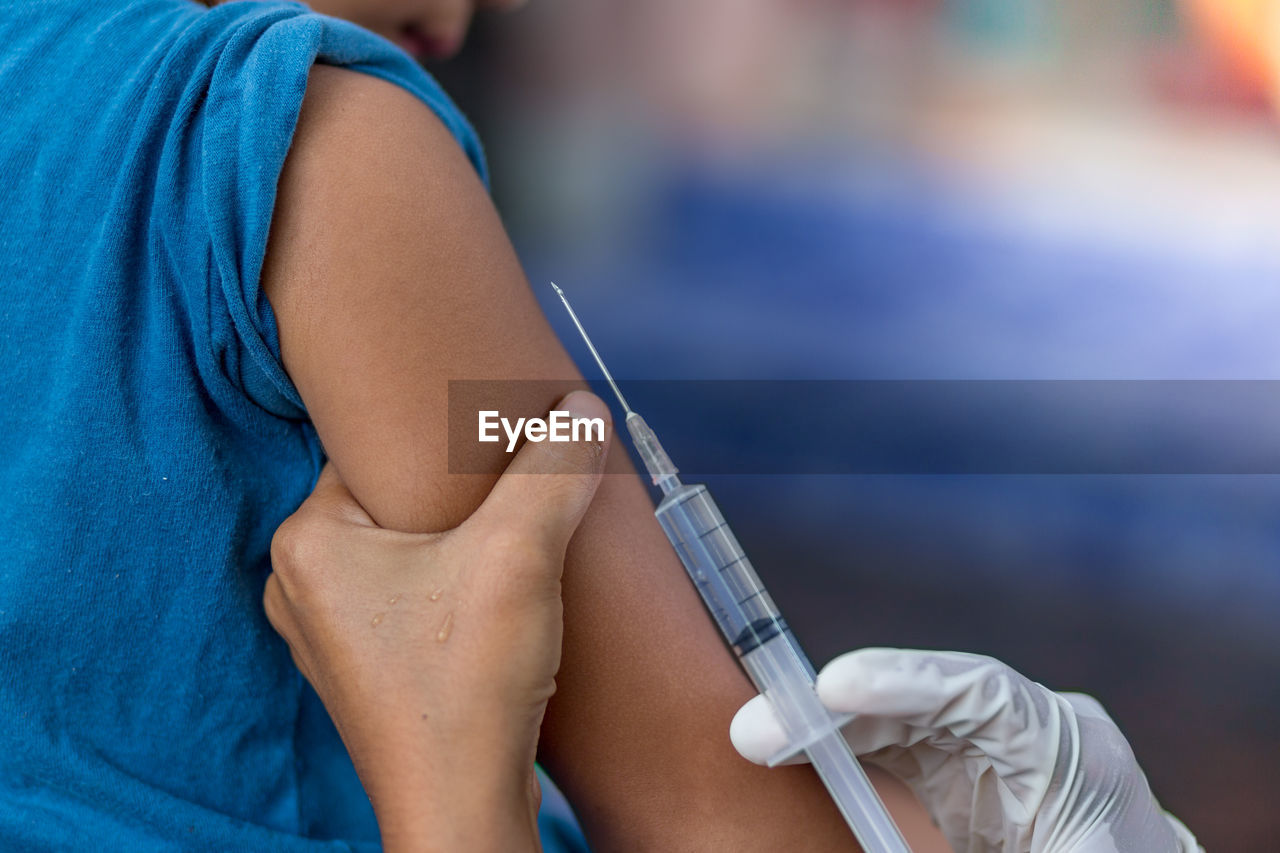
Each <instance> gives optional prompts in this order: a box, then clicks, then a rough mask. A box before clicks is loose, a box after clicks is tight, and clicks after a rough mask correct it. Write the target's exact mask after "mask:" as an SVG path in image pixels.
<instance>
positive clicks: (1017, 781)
mask: <svg viewBox="0 0 1280 853" xmlns="http://www.w3.org/2000/svg"><path fill="white" fill-rule="evenodd" d="M817 687H818V696H819V698H821V700H822V702H823V704H824V705H826V706H827V707H828V708H829V709H830V710H832V711H835V712H839V713H851V714H855V715H857V716H856V717H855V718H854V719H853V720H852V721H851V722H850V723H849V724H848V725H847V726H845V729H844V735H845V739H846V740H848V741H849V744H850V745H851V746H852V747H853V751H854V752H855V753H857V754H858V755H860V756H862V757H863V758H864V759H865V760H866V761H868V762H871V763H873V764H877V765H879V766H881V767H883V768H885V769H886V770H888V771H889V772H891V773H893V774H894V775H895V776H898V777H899V778H901V779H902V780H903V781H905V782H906V783H907V784H908V785H910V786H911V788H912V790H914V791H915V793H916V796H917V797H919V799H920V801H921V802H922V803H923V804H924V806H925V808H927V809H928V810H929V814H930V815H931V816H932V817H933V819H934V822H936V823H937V824H938V826H939V827H940V828H941V829H942V832H943V834H944V835H946V837H947V840H948V841H949V842H950V843H951V846H952V847H953V848H954V849H955V850H956V851H957V853H978V851H991V850H998V851H1004V853H1013V851H1029V853H1192V851H1197V850H1201V848H1200V846H1199V845H1198V844H1197V843H1196V840H1195V837H1194V836H1193V835H1192V834H1191V833H1190V832H1189V831H1188V830H1187V828H1186V827H1185V826H1183V825H1182V824H1181V823H1180V822H1179V821H1178V820H1177V818H1175V817H1173V816H1172V815H1170V814H1168V813H1167V812H1165V811H1163V810H1162V809H1161V808H1160V805H1159V804H1158V803H1157V802H1156V800H1155V797H1153V796H1152V795H1151V789H1150V788H1149V787H1148V786H1147V779H1146V777H1145V776H1144V775H1143V773H1142V769H1141V768H1139V767H1138V762H1137V761H1136V760H1135V759H1134V756H1133V750H1132V749H1131V748H1130V747H1129V742H1128V741H1126V740H1125V738H1124V735H1122V734H1121V733H1120V730H1119V729H1118V728H1117V727H1116V724H1115V723H1114V722H1112V720H1111V718H1110V717H1109V716H1107V713H1106V712H1105V711H1104V710H1103V709H1102V706H1101V705H1099V704H1098V702H1097V701H1096V700H1094V699H1092V698H1090V697H1088V696H1084V695H1082V694H1060V693H1054V692H1053V691H1051V690H1049V689H1048V688H1045V687H1042V686H1041V685H1039V684H1036V683H1035V682H1033V681H1030V680H1029V679H1027V678H1024V677H1023V676H1022V675H1019V674H1018V673H1017V672H1015V671H1013V670H1012V669H1010V668H1009V667H1007V666H1005V665H1004V664H1002V663H1000V662H999V661H997V660H993V659H992V658H988V657H982V656H979V655H971V654H963V653H960V652H921V651H904V650H899V649H862V650H860V651H856V652H850V653H849V654H846V655H842V656H841V657H838V658H836V659H835V660H833V661H832V662H831V663H829V664H828V665H827V666H826V668H825V669H823V670H822V672H821V673H820V674H819V675H818V685H817ZM730 737H731V738H732V739H733V745H734V746H735V747H736V748H737V750H738V752H740V753H742V755H743V756H744V757H746V758H748V759H750V760H751V761H754V762H756V763H757V764H763V763H765V761H766V760H767V759H768V758H770V757H771V756H773V755H775V754H777V753H778V752H779V751H781V750H782V749H783V748H784V747H785V746H786V737H785V736H784V735H783V732H782V728H781V727H780V726H779V725H778V721H777V718H776V717H775V716H774V714H773V709H772V708H771V707H770V705H769V703H768V702H767V701H766V700H765V697H763V696H757V697H755V698H754V699H752V700H751V701H750V702H748V703H747V704H746V705H744V706H743V707H742V709H741V710H739V711H738V714H737V716H735V717H734V719H733V724H732V726H731V727H730Z"/></svg>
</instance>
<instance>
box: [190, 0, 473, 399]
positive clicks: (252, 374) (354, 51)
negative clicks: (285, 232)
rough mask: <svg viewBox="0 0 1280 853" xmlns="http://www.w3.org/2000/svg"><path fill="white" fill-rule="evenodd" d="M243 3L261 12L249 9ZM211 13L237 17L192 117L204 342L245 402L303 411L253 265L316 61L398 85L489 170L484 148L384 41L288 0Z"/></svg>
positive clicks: (257, 265) (434, 87)
mask: <svg viewBox="0 0 1280 853" xmlns="http://www.w3.org/2000/svg"><path fill="white" fill-rule="evenodd" d="M246 6H253V7H260V8H262V11H261V12H258V13H256V14H252V15H249V16H246V15H245V14H244V7H246ZM237 7H239V8H237ZM210 14H211V15H218V14H224V15H227V16H229V17H234V18H235V19H236V20H237V22H238V23H237V25H236V26H235V28H234V31H233V32H231V33H230V34H229V37H228V38H227V40H226V41H225V44H224V46H223V47H222V49H221V52H220V55H218V56H217V58H216V62H214V63H213V65H212V68H211V71H210V74H209V79H208V89H207V95H206V97H205V100H204V103H203V104H202V106H201V108H200V113H201V114H200V115H199V116H198V121H197V122H195V124H194V126H195V127H198V128H199V129H200V133H199V137H198V140H193V144H194V143H197V142H198V146H199V147H198V151H196V150H193V151H192V152H191V153H192V155H193V156H198V158H199V161H200V164H201V167H200V170H199V176H198V177H199V182H200V187H201V190H202V193H201V196H202V202H203V216H204V219H205V222H206V224H207V228H208V238H209V252H210V259H209V260H210V262H211V269H210V271H209V272H210V278H211V279H212V280H211V281H210V282H208V286H209V287H210V288H211V289H212V290H213V292H211V293H209V294H207V297H208V310H209V312H210V315H209V317H208V320H207V322H208V326H207V331H208V334H209V337H210V340H209V345H210V347H211V350H212V352H213V353H214V360H215V362H216V363H217V364H218V365H219V366H220V369H221V371H222V372H223V373H224V374H225V375H226V376H227V378H229V379H230V380H231V381H232V383H233V384H235V385H236V386H237V387H238V388H239V390H240V391H242V392H243V393H244V394H245V395H246V396H247V397H248V398H249V399H250V400H251V401H252V402H253V403H255V404H256V405H257V406H259V407H261V408H262V409H265V410H266V411H267V412H270V413H271V414H273V415H276V416H278V417H283V418H290V419H302V418H305V416H306V412H305V409H304V406H303V403H302V399H301V398H300V397H299V396H298V392H297V389H296V388H295V387H294V385H293V383H292V382H291V381H290V380H289V377H288V375H287V374H286V373H285V370H284V367H283V365H282V364H281V360H280V346H279V340H278V336H277V331H276V324H275V320H274V317H273V315H272V312H271V307H270V305H269V304H268V302H267V299H266V297H265V296H264V295H263V293H262V289H261V272H262V263H263V258H264V256H265V253H266V248H267V237H268V234H269V232H270V227H271V215H272V211H273V208H274V205H275V196H276V185H277V182H278V180H279V177H280V172H281V169H282V167H283V165H284V160H285V156H286V155H287V154H288V151H289V145H290V143H291V141H292V139H293V133H294V129H295V127H296V124H297V120H298V113H299V110H300V109H301V106H302V99H303V95H304V94H305V92H306V85H307V77H308V74H309V72H310V69H311V66H312V64H313V63H316V62H320V63H325V64H330V65H336V66H343V67H347V68H350V69H352V70H356V71H360V72H363V73H367V74H371V75H374V76H376V77H379V78H381V79H383V80H386V81H388V82H391V83H394V84H396V85H399V86H402V87H403V88H405V89H407V90H408V91H409V92H411V93H413V94H414V95H416V96H417V97H419V98H420V99H421V100H422V101H423V102H424V103H425V104H426V105H427V106H428V107H429V108H430V109H431V110H432V111H433V112H434V113H435V114H436V116H438V117H439V118H440V120H441V121H443V122H444V124H445V126H446V127H448V129H449V130H450V131H451V132H452V133H453V135H454V137H455V138H457V140H458V142H459V144H460V145H461V146H462V148H463V150H464V151H465V152H466V154H467V156H468V157H469V159H470V160H471V162H472V164H473V165H474V166H475V168H476V171H477V172H478V173H479V174H480V176H481V178H482V179H486V180H487V175H486V171H485V165H484V158H483V154H482V153H481V150H480V144H479V142H478V140H477V138H476V135H475V133H474V132H473V131H472V129H471V127H470V125H469V124H468V123H467V121H466V119H464V118H463V116H462V115H461V113H459V111H458V110H457V108H456V107H455V106H454V105H453V104H452V102H451V101H450V100H449V98H448V97H447V96H446V95H445V94H444V92H443V91H442V90H441V89H440V87H439V85H438V84H437V83H436V82H435V81H434V80H433V79H432V78H431V77H429V76H428V75H427V73H426V72H425V71H423V70H422V69H421V68H420V67H419V66H418V65H417V64H416V63H415V62H414V61H413V60H411V59H410V58H409V56H408V55H407V54H405V53H404V52H403V51H401V50H400V49H399V48H397V47H396V46H394V45H392V44H391V43H390V42H388V41H386V40H385V39H382V38H380V37H379V36H376V35H374V34H372V33H370V32H368V31H366V30H363V29H361V28H359V27H357V26H355V25H353V24H350V23H347V22H345V21H340V20H337V19H334V18H328V17H325V16H323V15H317V14H313V13H311V12H308V11H306V10H305V8H303V7H301V6H295V5H292V4H269V5H265V6H264V4H260V3H245V2H235V3H228V4H226V5H224V6H219V7H216V8H215V9H214V10H212V12H211V13H210ZM363 153H364V152H355V153H354V154H353V156H361V154H363ZM192 296H193V297H194V296H196V295H195V294H192ZM219 303H221V306H219ZM220 307H221V310H219V308H220ZM223 312H225V313H223ZM220 315H221V316H220ZM197 325H201V324H197ZM200 343H201V342H200V341H199V340H197V341H196V345H197V346H199V345H200Z"/></svg>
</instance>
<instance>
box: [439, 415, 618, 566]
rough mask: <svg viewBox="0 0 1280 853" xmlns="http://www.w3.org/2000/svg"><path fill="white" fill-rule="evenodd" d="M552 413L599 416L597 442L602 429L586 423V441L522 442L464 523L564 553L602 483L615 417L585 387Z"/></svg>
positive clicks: (597, 417)
mask: <svg viewBox="0 0 1280 853" xmlns="http://www.w3.org/2000/svg"><path fill="white" fill-rule="evenodd" d="M552 411H567V412H568V413H569V416H570V417H571V418H572V419H573V420H575V421H577V420H578V419H580V418H586V419H598V420H599V422H600V423H602V424H603V440H601V441H597V440H596V439H597V438H598V437H599V436H600V435H601V432H600V430H598V429H597V427H595V426H590V427H588V428H586V429H582V428H581V427H580V428H579V429H580V430H581V431H580V432H579V437H580V438H585V439H586V440H584V441H550V440H545V441H540V442H533V441H526V442H525V443H524V446H523V447H522V448H520V452H519V453H517V454H516V456H515V458H514V459H512V460H511V464H510V465H508V466H507V470H506V471H505V472H503V474H502V476H501V477H500V478H499V479H498V482H497V483H496V484H494V487H493V491H491V492H490V493H489V497H488V498H486V499H485V502H484V503H483V504H481V505H480V508H479V509H477V510H476V511H475V513H474V514H473V515H472V516H471V518H470V519H469V520H468V521H467V522H466V523H465V524H464V525H463V526H464V527H471V528H475V527H482V528H483V527H487V528H489V529H502V530H505V531H507V532H508V533H510V532H513V531H514V532H515V533H516V534H518V535H523V536H526V537H528V538H530V539H531V540H532V541H535V542H540V543H541V544H542V545H543V546H544V547H546V548H547V549H548V550H550V551H553V552H556V553H559V554H563V553H564V549H565V548H566V547H567V546H568V544H569V538H570V537H571V536H573V532H574V530H576V529H577V527H578V522H580V521H582V516H583V515H585V514H586V511H587V507H588V506H590V505H591V498H592V497H593V496H594V495H595V492H596V487H597V486H598V485H599V484H600V476H601V475H602V474H603V473H604V463H605V458H606V457H607V456H608V452H609V442H610V439H611V438H612V434H613V419H612V417H611V416H610V414H609V407H608V406H606V405H605V404H604V402H603V401H602V400H601V399H600V398H599V397H597V396H596V395H595V394H592V393H590V392H589V391H574V392H573V393H571V394H569V395H568V396H567V397H565V398H564V399H563V400H561V401H560V402H559V403H557V404H556V406H555V407H554V408H553V409H552ZM583 426H584V427H585V426H587V425H586V424H584V425H583Z"/></svg>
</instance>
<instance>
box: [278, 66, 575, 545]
mask: <svg viewBox="0 0 1280 853" xmlns="http://www.w3.org/2000/svg"><path fill="white" fill-rule="evenodd" d="M263 287H264V290H265V292H266V295H267V297H268V299H269V300H270V302H271V304H272V306H273V308H274V309H275V312H276V315H277V318H278V323H279V328H280V341H281V349H282V352H283V357H284V363H285V367H286V369H287V370H288V372H289V375H290V377H291V378H292V379H293V381H294V383H295V385H296V386H297V387H298V390H299V393H300V394H301V395H302V398H303V400H304V401H305V402H306V405H307V408H308V411H309V412H310V414H311V416H312V419H313V421H314V423H315V425H316V428H317V429H318V431H319V434H320V438H321V440H322V441H323V442H324V445H325V448H326V450H327V451H328V453H329V455H330V457H331V459H332V460H333V461H334V464H335V465H336V466H337V467H338V469H339V471H340V473H341V474H342V476H343V479H344V480H345V481H346V482H347V484H348V485H349V487H350V488H351V490H352V492H353V494H355V495H356V497H357V498H358V499H359V500H360V501H361V503H363V504H364V505H365V507H366V509H368V510H369V512H370V514H371V515H372V516H373V517H374V518H375V519H376V520H377V521H378V522H379V523H380V524H383V525H386V526H390V527H396V528H399V529H406V530H438V529H444V528H447V527H452V526H454V525H456V524H457V523H459V522H460V521H462V519H463V518H465V516H466V515H467V514H468V513H469V512H470V510H471V509H472V508H474V506H475V504H476V503H478V501H479V500H480V499H481V498H482V497H483V495H484V493H485V492H486V491H487V490H488V487H489V485H490V484H491V481H492V478H491V477H486V476H479V475H469V476H464V475H449V474H448V473H447V468H448V464H447V454H446V452H445V450H446V449H445V447H444V442H443V441H442V440H441V438H440V437H442V436H444V435H445V434H446V408H447V407H446V405H445V402H446V397H447V393H448V384H447V383H448V381H449V380H450V379H532V378H538V379H547V378H556V379H562V380H571V379H572V378H573V377H575V376H576V375H577V373H576V371H575V369H574V367H573V365H572V363H571V362H570V360H569V359H568V358H567V356H566V355H565V353H564V351H563V350H562V349H561V347H560V345H559V343H558V342H557V340H556V339H555V336H554V335H553V334H552V332H551V330H550V328H549V327H548V326H547V324H546V322H545V321H544V320H543V318H542V315H541V312H540V311H539V309H538V306H537V303H536V301H535V300H534V298H533V296H532V294H531V293H530V291H529V289H528V287H527V286H526V284H525V282H524V277H523V274H522V272H521V269H520V265H519V263H518V261H517V259H516V257H515V253H514V252H513V250H512V248H511V245H510V243H509V241H508V240H507V237H506V234H505V232H504V230H503V227H502V224H501V222H500V221H499V219H498V216H497V214H496V213H495V211H494V208H493V206H492V204H491V203H490V201H489V197H488V194H487V193H486V191H485V188H484V186H483V185H482V183H481V182H480V180H479V178H478V177H477V175H476V173H475V170H474V169H473V168H472V166H471V164H470V162H469V161H468V160H467V158H466V156H465V155H464V153H463V151H462V149H461V148H460V147H459V145H458V144H457V142H456V141H455V140H454V138H453V137H452V135H450V133H449V131H448V130H447V129H446V128H445V127H444V125H443V124H442V123H441V122H440V121H439V120H438V119H437V118H436V117H435V116H434V115H433V114H432V113H431V112H430V110H429V109H428V108H427V107H426V106H425V105H424V104H423V103H422V102H421V101H419V100H418V99H417V98H416V97H415V96H413V95H412V94H410V93H409V92H407V91H404V90H403V89H401V88H399V87H397V86H395V85H392V84H390V83H387V82H384V81H382V80H379V79H377V78H374V77H371V76H368V75H365V74H360V73H357V72H352V71H346V70H343V69H338V68H332V67H327V66H316V67H315V68H314V69H313V71H312V75H311V80H310V85H309V89H308V92H307V96H306V99H305V102H304V105H303V109H302V113H301V116H300V117H299V121H298V128H297V133H296V136H295V140H294V145H293V148H292V149H291V150H290V153H289V158H288V161H287V163H286V165H285V168H284V171H283V173H282V175H281V178H280V186H279V195H278V198H277V203H276V213H275V218H274V220H273V223H272V231H271V241H270V250H269V252H268V255H267V259H266V263H265V266H264V270H263ZM543 402H544V403H545V404H546V405H549V404H551V403H553V402H554V399H547V400H545V401H543ZM501 455H502V454H501V452H500V451H498V450H496V449H495V451H494V453H493V456H492V459H491V460H488V459H486V460H484V461H482V462H480V463H478V464H479V467H489V468H491V469H492V470H493V471H495V472H496V471H497V470H500V469H501V467H502V465H503V464H504V461H505V460H504V459H502V458H500V457H501ZM490 462H491V464H488V463H490Z"/></svg>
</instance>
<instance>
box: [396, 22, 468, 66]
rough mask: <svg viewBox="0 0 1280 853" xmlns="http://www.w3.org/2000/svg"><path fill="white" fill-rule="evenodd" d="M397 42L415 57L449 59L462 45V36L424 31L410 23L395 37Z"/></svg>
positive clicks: (420, 58)
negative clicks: (441, 34)
mask: <svg viewBox="0 0 1280 853" xmlns="http://www.w3.org/2000/svg"><path fill="white" fill-rule="evenodd" d="M395 41H396V44H398V45H400V47H401V48H402V49H403V50H404V51H405V52H406V53H408V54H409V55H410V56H412V57H414V58H415V59H419V60H422V59H447V58H448V57H450V56H453V55H454V54H455V53H457V52H458V49H459V48H460V47H462V38H461V37H460V36H438V35H432V34H428V33H424V32H422V31H421V30H419V29H418V28H417V27H416V26H414V25H412V24H410V25H408V26H406V27H404V28H403V29H402V30H401V31H400V34H399V35H398V36H397V37H396V39H395Z"/></svg>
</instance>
